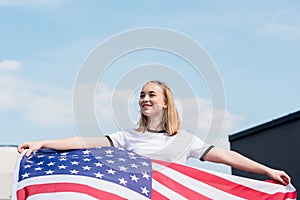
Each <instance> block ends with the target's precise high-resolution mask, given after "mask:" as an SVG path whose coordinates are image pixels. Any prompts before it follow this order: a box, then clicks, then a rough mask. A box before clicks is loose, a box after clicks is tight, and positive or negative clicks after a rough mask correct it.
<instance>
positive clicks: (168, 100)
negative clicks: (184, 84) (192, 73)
mask: <svg viewBox="0 0 300 200" xmlns="http://www.w3.org/2000/svg"><path fill="white" fill-rule="evenodd" d="M148 83H155V84H157V85H158V86H160V88H161V89H162V91H163V96H164V101H165V104H166V105H167V107H166V108H165V109H164V111H163V112H164V113H163V120H162V122H161V123H162V126H163V129H164V131H166V132H167V134H168V135H169V136H172V135H175V134H176V133H177V132H178V130H179V128H180V118H179V115H178V112H177V110H176V106H175V102H174V98H173V94H172V91H171V89H170V88H169V87H168V86H167V85H166V84H165V83H164V82H161V81H157V80H152V81H148V82H146V83H145V84H144V86H145V85H147V84H148ZM147 128H148V126H147V116H145V115H144V114H143V113H142V112H141V117H140V121H139V123H138V128H137V131H141V132H145V131H146V130H147Z"/></svg>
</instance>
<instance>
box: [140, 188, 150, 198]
mask: <svg viewBox="0 0 300 200" xmlns="http://www.w3.org/2000/svg"><path fill="white" fill-rule="evenodd" d="M141 190H142V194H146V195H147V196H148V192H149V190H147V188H146V187H141Z"/></svg>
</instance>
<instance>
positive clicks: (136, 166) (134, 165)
mask: <svg viewBox="0 0 300 200" xmlns="http://www.w3.org/2000/svg"><path fill="white" fill-rule="evenodd" d="M130 166H131V167H132V168H136V169H137V168H138V167H139V166H138V165H136V164H134V163H133V164H130Z"/></svg>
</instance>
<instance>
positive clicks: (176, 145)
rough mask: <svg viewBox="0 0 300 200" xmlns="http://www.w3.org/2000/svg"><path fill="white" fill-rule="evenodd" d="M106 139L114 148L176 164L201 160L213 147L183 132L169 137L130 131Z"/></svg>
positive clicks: (161, 133) (157, 133)
mask: <svg viewBox="0 0 300 200" xmlns="http://www.w3.org/2000/svg"><path fill="white" fill-rule="evenodd" d="M108 137H109V138H110V139H111V140H112V143H113V146H115V147H120V148H124V149H127V150H129V151H133V152H135V153H137V154H139V155H142V156H146V157H149V158H151V159H157V160H164V161H169V162H176V163H185V162H186V161H187V159H188V158H191V157H193V158H199V159H201V160H202V159H203V158H204V156H205V155H206V153H207V152H208V151H209V150H210V149H211V148H212V147H213V146H212V145H209V144H207V143H205V142H204V141H202V140H201V139H200V138H198V137H197V136H194V135H192V134H190V133H188V132H187V131H185V130H180V131H179V132H178V133H177V134H176V135H173V136H169V135H168V134H167V133H165V132H152V131H151V132H150V131H146V132H144V133H140V132H137V131H135V130H134V129H130V130H127V131H119V132H115V133H112V134H111V135H109V136H108Z"/></svg>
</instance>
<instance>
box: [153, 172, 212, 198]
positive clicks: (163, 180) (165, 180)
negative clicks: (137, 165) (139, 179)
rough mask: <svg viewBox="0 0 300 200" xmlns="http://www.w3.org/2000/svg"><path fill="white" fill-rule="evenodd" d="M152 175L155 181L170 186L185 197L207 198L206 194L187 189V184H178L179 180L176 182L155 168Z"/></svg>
mask: <svg viewBox="0 0 300 200" xmlns="http://www.w3.org/2000/svg"><path fill="white" fill-rule="evenodd" d="M152 177H153V179H155V180H156V181H158V182H160V183H161V184H163V185H166V186H167V187H168V188H170V189H171V190H173V191H175V192H177V193H179V194H180V195H182V196H184V197H186V198H187V199H199V200H202V199H203V200H207V199H209V198H207V197H206V196H203V195H202V194H199V193H198V192H195V191H193V190H191V189H189V188H188V187H187V186H184V185H182V184H180V183H179V182H177V181H175V180H173V179H170V178H169V177H167V176H166V175H164V174H162V173H160V172H158V171H156V170H153V172H152Z"/></svg>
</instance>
